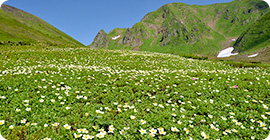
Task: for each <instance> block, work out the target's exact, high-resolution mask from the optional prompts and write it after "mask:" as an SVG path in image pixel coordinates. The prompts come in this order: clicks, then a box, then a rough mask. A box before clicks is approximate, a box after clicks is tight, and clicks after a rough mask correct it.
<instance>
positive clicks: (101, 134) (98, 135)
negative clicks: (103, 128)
mask: <svg viewBox="0 0 270 140" xmlns="http://www.w3.org/2000/svg"><path fill="white" fill-rule="evenodd" d="M96 137H98V138H104V134H103V133H98V134H97V135H96Z"/></svg>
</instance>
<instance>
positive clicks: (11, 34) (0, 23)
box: [0, 5, 83, 46]
mask: <svg viewBox="0 0 270 140" xmlns="http://www.w3.org/2000/svg"><path fill="white" fill-rule="evenodd" d="M37 42H39V43H49V44H69V45H74V46H83V45H82V44H81V43H79V42H78V41H76V40H75V39H73V38H71V37H70V36H68V35H66V34H65V33H63V32H61V31H59V30H58V29H56V28H55V27H53V26H51V25H50V24H48V23H46V22H45V21H43V20H42V19H40V18H38V17H36V16H33V15H31V14H29V13H26V12H24V11H22V10H19V9H17V8H14V7H11V6H8V5H2V7H1V9H0V44H31V43H37Z"/></svg>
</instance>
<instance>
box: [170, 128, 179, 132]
mask: <svg viewBox="0 0 270 140" xmlns="http://www.w3.org/2000/svg"><path fill="white" fill-rule="evenodd" d="M171 130H172V131H173V132H179V130H178V129H177V128H176V127H171Z"/></svg>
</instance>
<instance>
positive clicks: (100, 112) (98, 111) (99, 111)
mask: <svg viewBox="0 0 270 140" xmlns="http://www.w3.org/2000/svg"><path fill="white" fill-rule="evenodd" d="M96 113H99V114H104V112H103V111H101V110H96Z"/></svg>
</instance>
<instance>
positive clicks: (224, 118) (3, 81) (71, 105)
mask: <svg viewBox="0 0 270 140" xmlns="http://www.w3.org/2000/svg"><path fill="white" fill-rule="evenodd" d="M11 48H12V49H11ZM0 50H1V55H0V60H1V63H0V97H1V98H0V106H1V107H0V131H1V134H2V135H3V136H4V137H5V138H7V139H13V140H17V139H18V140H19V139H45V138H51V139H75V137H76V136H78V139H83V137H84V138H85V139H86V138H87V137H90V136H94V139H99V138H98V137H100V138H103V137H104V139H189V138H193V139H204V138H205V139H253V138H254V139H263V138H266V137H267V136H268V135H269V125H270V121H269V117H270V116H269V115H270V110H269V107H270V103H269V96H270V93H269V89H270V81H269V79H270V75H269V73H270V69H269V68H261V67H255V68H250V67H249V68H239V67H234V66H230V64H226V63H224V62H216V61H208V60H195V59H190V58H184V57H180V56H176V55H169V54H159V53H150V52H132V51H116V50H115V51H113V50H103V49H97V50H95V49H88V48H68V47H66V48H63V47H57V46H52V47H50V46H47V47H44V46H42V45H40V46H27V45H25V46H0ZM30 109H31V110H30ZM76 134H78V135H76Z"/></svg>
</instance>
